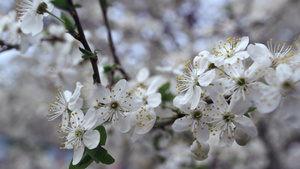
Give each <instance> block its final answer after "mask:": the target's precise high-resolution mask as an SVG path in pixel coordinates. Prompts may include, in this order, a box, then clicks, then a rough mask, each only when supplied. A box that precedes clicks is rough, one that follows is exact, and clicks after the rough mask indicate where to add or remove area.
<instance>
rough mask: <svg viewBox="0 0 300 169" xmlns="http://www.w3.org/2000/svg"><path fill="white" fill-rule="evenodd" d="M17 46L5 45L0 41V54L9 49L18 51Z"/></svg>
mask: <svg viewBox="0 0 300 169" xmlns="http://www.w3.org/2000/svg"><path fill="white" fill-rule="evenodd" d="M18 48H19V45H11V44H5V42H3V41H2V40H0V52H4V51H7V50H10V49H18Z"/></svg>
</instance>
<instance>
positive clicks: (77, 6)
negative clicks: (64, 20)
mask: <svg viewBox="0 0 300 169" xmlns="http://www.w3.org/2000/svg"><path fill="white" fill-rule="evenodd" d="M74 7H75V8H81V7H82V6H81V4H78V3H77V4H74Z"/></svg>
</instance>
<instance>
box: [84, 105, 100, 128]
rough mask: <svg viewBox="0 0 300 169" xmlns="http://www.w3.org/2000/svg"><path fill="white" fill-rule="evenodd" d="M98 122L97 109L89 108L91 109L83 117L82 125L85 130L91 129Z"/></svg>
mask: <svg viewBox="0 0 300 169" xmlns="http://www.w3.org/2000/svg"><path fill="white" fill-rule="evenodd" d="M96 122H97V118H96V111H95V109H94V108H89V110H88V111H87V113H86V114H85V116H84V118H83V124H82V126H83V127H84V128H85V130H90V129H92V128H93V127H94V126H95V124H96Z"/></svg>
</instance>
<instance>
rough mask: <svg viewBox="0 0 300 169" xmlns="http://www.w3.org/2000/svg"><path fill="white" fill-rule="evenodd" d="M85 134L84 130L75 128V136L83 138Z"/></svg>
mask: <svg viewBox="0 0 300 169" xmlns="http://www.w3.org/2000/svg"><path fill="white" fill-rule="evenodd" d="M83 134H84V130H81V129H78V130H75V136H76V137H77V138H79V139H82V138H83Z"/></svg>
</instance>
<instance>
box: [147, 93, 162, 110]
mask: <svg viewBox="0 0 300 169" xmlns="http://www.w3.org/2000/svg"><path fill="white" fill-rule="evenodd" d="M147 102H148V104H149V105H150V106H151V107H153V108H154V107H157V106H158V105H159V104H160V103H161V94H160V93H153V94H151V95H149V96H148V98H147Z"/></svg>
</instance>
